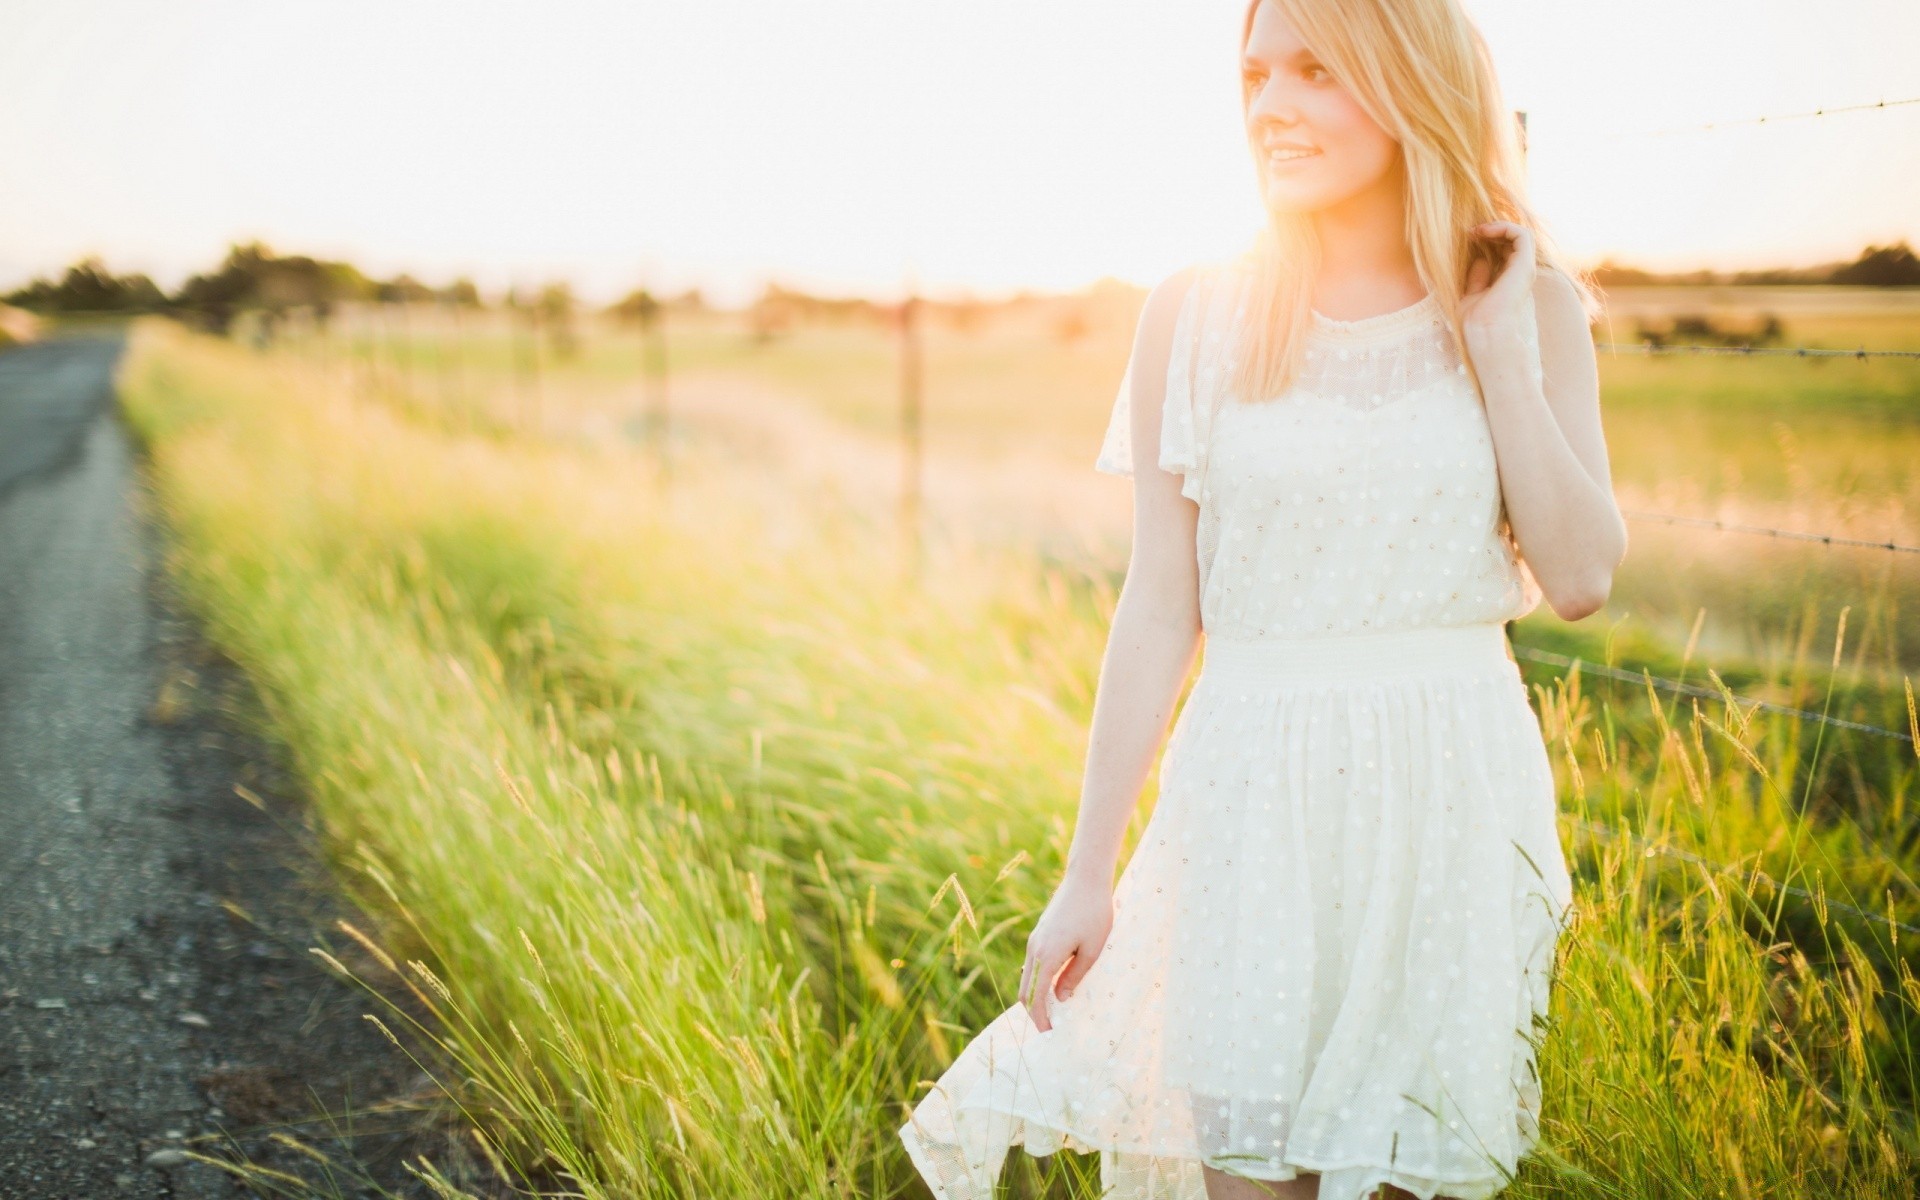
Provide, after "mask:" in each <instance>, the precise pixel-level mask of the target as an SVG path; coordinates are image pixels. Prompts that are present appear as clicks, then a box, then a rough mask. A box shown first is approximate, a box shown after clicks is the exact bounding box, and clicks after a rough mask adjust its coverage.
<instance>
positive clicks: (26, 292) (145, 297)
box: [0, 255, 167, 313]
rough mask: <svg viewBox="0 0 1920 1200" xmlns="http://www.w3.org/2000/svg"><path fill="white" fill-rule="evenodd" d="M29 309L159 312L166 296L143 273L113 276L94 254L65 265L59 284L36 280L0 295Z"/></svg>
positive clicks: (42, 311)
mask: <svg viewBox="0 0 1920 1200" xmlns="http://www.w3.org/2000/svg"><path fill="white" fill-rule="evenodd" d="M0 299H4V300H5V301H6V302H7V303H9V304H13V305H17V306H18V307H20V308H24V309H28V310H29V311H32V312H41V313H81V312H115V313H136V312H158V311H159V310H160V309H161V308H163V307H165V306H166V302H167V298H166V296H165V294H164V293H162V292H161V291H160V289H159V288H158V287H156V286H155V285H154V282H153V280H151V279H149V278H147V277H146V276H145V275H140V274H133V275H115V274H114V273H113V272H112V271H109V270H108V269H107V265H106V263H105V262H103V261H102V260H101V259H100V258H99V256H97V255H89V256H87V257H86V258H83V259H81V260H80V261H79V262H76V263H74V264H73V265H72V266H70V267H68V268H67V272H66V274H65V275H64V276H62V277H61V279H60V281H59V282H58V283H54V282H51V281H49V280H46V279H35V280H33V281H32V282H31V283H29V284H27V285H26V286H25V287H23V288H19V289H17V290H16V291H13V292H10V293H8V294H7V295H6V296H5V297H0Z"/></svg>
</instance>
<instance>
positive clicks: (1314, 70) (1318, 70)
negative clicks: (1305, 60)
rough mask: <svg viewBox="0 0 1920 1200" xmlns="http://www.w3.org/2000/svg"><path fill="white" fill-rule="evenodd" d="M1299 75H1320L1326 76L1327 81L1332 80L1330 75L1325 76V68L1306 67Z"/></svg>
mask: <svg viewBox="0 0 1920 1200" xmlns="http://www.w3.org/2000/svg"><path fill="white" fill-rule="evenodd" d="M1301 74H1303V75H1314V74H1320V75H1326V77H1327V78H1328V79H1332V78H1333V76H1332V75H1328V74H1327V69H1326V68H1325V67H1308V68H1307V69H1306V70H1305V71H1303V72H1301Z"/></svg>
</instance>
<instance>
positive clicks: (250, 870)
mask: <svg viewBox="0 0 1920 1200" xmlns="http://www.w3.org/2000/svg"><path fill="white" fill-rule="evenodd" d="M120 353H121V343H120V341H119V338H118V336H117V335H113V334H101V335H97V336H92V337H85V338H71V339H61V340H54V341H49V342H43V343H40V344H36V345H31V346H25V347H20V348H16V349H12V350H9V351H6V352H4V353H0V1197H4V1198H5V1200H13V1198H14V1197H21V1198H32V1200H42V1198H46V1200H59V1198H64V1197H87V1198H89V1200H91V1198H94V1197H120V1196H156V1197H157V1196H167V1197H194V1198H198V1197H214V1196H219V1197H226V1196H236V1195H246V1194H253V1193H251V1192H247V1191H244V1190H243V1189H242V1188H240V1187H239V1186H238V1185H237V1184H236V1183H235V1182H234V1181H233V1179H232V1178H231V1176H230V1174H229V1173H228V1172H226V1171H223V1170H221V1169H219V1168H215V1167H211V1166H208V1165H205V1164H198V1163H192V1162H187V1163H184V1164H182V1163H180V1162H178V1161H177V1160H178V1158H179V1157H180V1156H179V1154H178V1151H180V1150H181V1149H183V1148H191V1149H193V1150H196V1151H199V1152H202V1153H207V1154H212V1155H215V1156H219V1157H226V1158H229V1159H232V1158H235V1157H239V1156H245V1157H249V1158H252V1159H253V1160H254V1161H256V1162H260V1163H262V1164H266V1165H272V1166H274V1167H277V1168H279V1169H283V1170H284V1169H296V1170H299V1171H301V1172H302V1173H303V1174H304V1173H309V1171H310V1169H311V1167H312V1164H311V1163H307V1162H306V1160H304V1159H301V1158H300V1157H299V1156H297V1155H293V1154H291V1153H289V1152H286V1151H284V1150H283V1149H277V1148H276V1147H274V1146H273V1145H272V1144H271V1143H270V1142H268V1141H267V1139H266V1135H267V1134H268V1133H271V1132H272V1131H274V1130H284V1131H286V1132H289V1133H292V1134H294V1135H295V1136H297V1137H299V1138H300V1139H301V1140H302V1141H305V1142H308V1143H313V1144H317V1145H319V1146H321V1147H322V1148H323V1149H325V1150H326V1151H327V1152H328V1153H329V1154H331V1155H334V1156H335V1157H336V1158H339V1159H340V1160H341V1161H342V1162H343V1163H344V1164H347V1165H348V1166H349V1167H350V1169H349V1170H348V1171H347V1173H346V1174H347V1178H346V1179H343V1180H342V1181H341V1182H342V1185H343V1186H342V1189H341V1194H344V1195H349V1196H351V1195H355V1194H356V1192H357V1191H358V1190H359V1189H358V1187H357V1186H355V1185H354V1184H353V1183H351V1182H349V1181H350V1180H351V1178H352V1177H353V1176H354V1175H356V1174H359V1173H362V1172H364V1175H365V1177H366V1179H367V1180H369V1181H372V1180H379V1181H381V1182H383V1183H384V1184H386V1185H387V1186H389V1187H391V1188H392V1189H393V1190H394V1191H395V1192H396V1193H401V1194H422V1193H420V1192H419V1191H418V1189H417V1187H416V1186H410V1184H412V1183H413V1181H411V1180H410V1178H409V1177H408V1176H407V1175H406V1174H405V1172H404V1171H403V1170H401V1169H400V1168H399V1167H398V1158H399V1156H400V1155H402V1154H408V1155H417V1154H419V1153H422V1152H425V1153H427V1154H428V1156H429V1157H430V1158H432V1159H433V1160H434V1161H435V1162H436V1163H449V1160H451V1162H450V1165H451V1167H452V1169H453V1171H454V1173H455V1175H456V1176H458V1175H461V1174H463V1173H465V1172H464V1171H463V1168H464V1167H468V1166H470V1165H471V1164H469V1163H464V1162H462V1161H461V1160H462V1158H463V1157H464V1156H463V1155H462V1153H461V1151H460V1143H459V1141H458V1139H457V1138H456V1137H455V1136H454V1135H453V1134H452V1133H451V1131H450V1130H448V1129H440V1130H437V1132H436V1131H435V1130H433V1129H431V1128H429V1127H431V1126H432V1122H431V1121H429V1120H426V1119H425V1115H423V1113H422V1111H420V1109H419V1108H418V1107H417V1106H418V1105H421V1104H425V1105H426V1106H427V1108H428V1110H429V1113H430V1112H431V1110H432V1109H433V1107H434V1101H435V1098H436V1097H437V1091H436V1090H435V1089H434V1088H432V1087H431V1086H430V1085H429V1084H428V1081H427V1080H426V1079H425V1078H424V1076H422V1075H420V1074H419V1072H418V1071H417V1069H416V1068H414V1067H413V1066H412V1065H411V1064H410V1063H407V1062H406V1061H405V1060H404V1059H403V1058H402V1057H400V1056H399V1054H398V1052H397V1051H395V1050H394V1049H393V1048H392V1046H391V1045H390V1044H389V1043H387V1042H386V1041H385V1040H384V1039H383V1038H382V1037H381V1036H380V1035H379V1034H378V1032H377V1031H376V1030H375V1029H374V1028H373V1027H372V1025H371V1024H370V1023H368V1022H366V1021H365V1020H363V1019H361V1014H363V1013H365V1012H370V1011H379V1010H380V1005H379V1003H378V1002H377V1001H376V1000H374V999H372V998H371V997H369V996H367V995H366V994H365V993H364V992H361V991H359V990H357V989H355V988H353V987H352V986H350V985H347V984H344V983H341V982H340V981H338V980H336V979H334V978H333V977H331V976H330V975H327V974H326V973H324V972H323V971H322V970H321V969H320V968H319V967H318V965H317V960H316V959H315V958H314V957H313V956H312V955H311V954H309V953H308V948H309V947H310V946H314V945H325V946H328V947H329V948H331V949H333V950H334V952H335V953H337V954H340V955H342V956H345V957H347V958H348V959H349V961H355V960H357V961H361V962H364V959H363V958H360V957H359V956H356V955H354V954H353V950H354V947H353V945H352V943H350V942H347V939H345V938H344V937H342V936H340V935H339V934H337V933H335V932H332V930H331V928H330V926H331V923H332V920H333V919H334V918H335V917H336V916H338V915H340V911H341V908H340V907H337V906H336V905H335V902H334V901H333V900H332V897H331V887H330V885H329V882H328V880H327V879H326V878H325V876H324V874H323V873H321V872H320V871H319V870H318V869H317V867H316V863H317V856H316V854H315V852H314V850H313V837H312V834H311V832H310V830H309V829H308V827H307V825H306V823H305V822H304V821H303V819H302V817H301V806H300V804H299V802H298V790H297V788H295V787H294V786H292V785H291V784H290V783H289V782H288V774H287V772H286V771H285V770H284V769H282V768H281V767H279V766H277V765H276V762H275V752H274V751H273V750H272V748H271V747H269V746H268V745H266V744H264V743H263V742H262V741H260V740H259V739H258V738H256V737H255V736H254V735H252V734H251V733H249V732H248V726H247V724H246V722H245V721H244V720H243V719H240V717H242V716H244V714H245V713H246V712H247V711H248V710H249V709H250V708H252V707H253V702H252V700H251V698H250V693H249V691H248V689H247V686H246V681H245V680H244V678H242V677H241V675H240V673H239V672H238V671H237V670H235V669H234V668H233V667H232V665H231V664H229V663H227V662H226V661H225V660H223V659H221V658H220V657H219V656H218V655H217V654H215V653H213V652H212V651H211V650H210V649H209V648H208V647H207V645H206V644H205V642H204V641H203V640H202V639H201V638H200V637H199V636H198V634H197V632H196V630H195V627H194V625H193V623H192V622H191V621H189V620H188V619H186V618H185V617H184V616H183V615H182V611H181V608H180V606H179V605H178V604H177V603H175V602H174V601H173V599H171V598H170V596H169V595H168V592H167V587H166V584H165V580H164V577H163V573H162V572H161V571H160V570H159V569H158V561H157V560H158V552H157V550H156V547H157V546H158V545H159V544H160V541H159V538H160V535H159V533H158V532H157V530H156V528H155V527H154V524H153V522H152V521H151V520H150V519H149V517H148V516H147V515H146V514H145V505H144V502H143V496H144V492H143V489H142V487H141V486H140V483H139V480H140V478H141V476H140V472H139V464H138V458H137V454H136V450H135V447H134V444H133V442H132V440H131V439H130V437H129V435H128V433H127V432H126V430H125V428H124V427H123V425H122V424H121V421H120V418H119V415H118V413H117V410H116V406H115V404H114V401H113V389H112V372H113V369H114V365H115V362H116V360H117V358H118V357H119V355H120ZM236 785H239V787H240V788H243V789H245V791H246V792H247V793H250V794H252V795H254V796H257V797H260V798H261V799H262V800H263V802H264V804H263V806H256V805H255V804H253V803H252V802H250V801H249V800H247V799H245V798H244V797H243V795H242V793H241V792H240V791H239V790H237V789H236ZM341 943H346V944H345V945H344V946H343V945H341ZM396 1097H397V1098H399V1099H400V1100H401V1102H402V1104H403V1106H413V1107H410V1108H408V1109H407V1110H406V1111H403V1112H402V1113H400V1114H398V1115H397V1116H396V1115H391V1114H390V1115H386V1116H381V1115H378V1114H372V1115H370V1109H371V1108H372V1107H373V1106H375V1105H377V1104H378V1103H379V1102H381V1101H387V1100H392V1099H394V1098H396ZM316 1111H321V1112H325V1113H329V1114H331V1116H332V1117H333V1118H334V1122H335V1123H334V1124H333V1126H332V1127H330V1125H329V1122H327V1121H326V1120H316V1119H314V1114H315V1113H316ZM349 1118H350V1119H351V1122H352V1124H353V1126H354V1130H353V1136H351V1137H347V1136H343V1133H344V1127H345V1124H346V1122H347V1121H348V1119H349ZM303 1163H304V1164H305V1165H304V1166H302V1164H303ZM483 1190H485V1189H483ZM365 1194H375V1193H373V1192H370V1191H369V1192H367V1193H365Z"/></svg>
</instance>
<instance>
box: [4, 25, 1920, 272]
mask: <svg viewBox="0 0 1920 1200" xmlns="http://www.w3.org/2000/svg"><path fill="white" fill-rule="evenodd" d="M1466 6H1467V8H1468V10H1469V11H1470V12H1471V13H1472V14H1473V15H1474V16H1475V18H1476V19H1477V20H1478V21H1479V23H1480V26H1481V28H1482V29H1483V30H1484V31H1485V33H1486V34H1487V37H1488V39H1489V41H1490V42H1491V43H1492V44H1493V47H1494V51H1495V55H1496V61H1497V62H1498V64H1499V67H1500V71H1501V77H1502V81H1503V85H1504V87H1505V89H1506V93H1507V100H1508V105H1509V107H1511V108H1516V109H1525V110H1527V113H1528V132H1529V142H1530V158H1531V162H1530V164H1529V171H1530V178H1531V184H1532V188H1533V198H1534V201H1535V203H1536V206H1537V207H1538V208H1539V209H1540V211H1541V213H1542V215H1543V217H1544V219H1545V220H1546V221H1547V223H1548V227H1549V228H1550V229H1551V230H1552V231H1553V232H1554V234H1555V235H1556V236H1557V237H1558V238H1559V240H1560V242H1561V244H1562V245H1563V246H1564V247H1565V248H1566V249H1567V250H1568V251H1569V252H1570V253H1572V254H1573V255H1575V256H1576V257H1577V258H1579V259H1581V260H1583V261H1592V260H1596V259H1598V258H1599V257H1600V256H1601V255H1602V254H1607V253H1611V254H1613V255H1614V256H1615V257H1616V258H1621V259H1624V260H1627V261H1631V262H1633V263H1636V264H1639V265H1644V266H1649V267H1654V268H1662V269H1665V268H1684V267H1694V266H1710V267H1717V268H1723V269H1724V268H1736V267H1744V266H1759V265H1779V264H1795V263H1809V262H1818V261H1825V260H1830V259H1838V258H1847V259H1850V258H1852V257H1853V256H1854V255H1856V254H1857V253H1858V252H1859V251H1860V250H1861V249H1862V248H1863V247H1864V246H1865V245H1867V244H1868V243H1874V242H1877V243H1885V242H1890V241H1894V240H1897V239H1899V238H1903V237H1904V238H1907V239H1908V240H1910V241H1912V242H1915V243H1920V200H1917V199H1916V197H1920V105H1911V106H1906V107H1900V108H1893V109H1887V110H1883V111H1872V112H1863V113H1847V114H1839V115H1834V116H1828V117H1822V118H1816V119H1809V120H1800V121H1790V122H1783V123H1780V124H1772V125H1764V126H1758V127H1740V128H1733V129H1725V130H1719V131H1713V132H1698V133H1690V134H1684V135H1677V136H1669V137H1620V136H1611V135H1617V134H1619V133H1621V132H1624V131H1628V130H1648V129H1666V128H1671V127H1674V126H1684V125H1695V124H1698V123H1700V122H1705V121H1715V120H1728V119H1737V118H1743V117H1752V116H1760V115H1766V114H1775V113H1789V112H1799V111H1802V110H1807V109H1814V108H1820V107H1823V106H1837V105H1845V104H1857V103H1873V102H1876V101H1880V100H1896V99H1905V98H1907V97H1910V96H1920V55H1917V54H1916V53H1915V51H1916V50H1917V49H1920V4H1916V3H1915V2H1914V0H1831V2H1829V3H1821V4H1817V5H1816V4H1813V3H1811V2H1810V0H1610V2H1608V3H1605V4H1598V3H1593V2H1592V0H1578V2H1575V0H1466ZM1240 10H1241V0H1151V2H1141V0H1102V2H1100V3H1091V2H1088V0H968V2H967V3H965V4H961V3H956V2H952V0H808V2H798V0H784V2H776V0H674V2H672V3H668V2H664V0H624V2H619V3H585V2H578V0H567V2H561V0H549V2H547V3H541V4H534V3H529V2H527V0H517V2H515V3H496V2H490V0H489V2H483V0H460V2H457V3H456V2H445V0H434V2H428V0H372V2H368V0H328V2H327V3H324V4H322V3H293V2H291V0H272V2H268V3H261V2H259V0H169V2H168V3H164V4H161V3H153V2H152V0H119V2H109V0H58V2H57V3H55V2H47V0H0V31H4V34H0V288H10V287H12V286H14V285H16V284H18V283H21V282H24V281H25V280H26V279H27V278H28V277H29V276H31V275H32V274H35V273H49V272H57V271H58V270H60V269H61V268H63V267H64V266H65V265H66V264H67V263H69V262H71V261H72V260H74V259H75V258H77V257H79V256H80V255H81V254H83V253H87V252H98V253H100V254H102V255H104V256H105V257H106V258H107V260H108V262H109V264H110V265H111V266H113V267H114V268H115V269H116V270H123V271H124V270H144V271H146V272H148V273H150V274H152V275H153V276H154V277H155V279H156V280H158V281H159V282H160V283H161V284H162V286H166V287H172V286H174V285H175V284H177V283H178V282H179V281H180V280H181V279H182V278H184V277H185V275H187V274H188V273H190V272H191V271H193V270H196V269H200V268H204V267H208V266H211V265H213V264H214V263H216V262H217V261H218V259H219V258H220V257H221V256H222V254H223V253H224V250H225V247H226V245H227V244H228V242H230V241H233V240H237V239H241V238H246V237H260V238H262V239H264V240H266V241H267V242H268V243H269V244H270V245H272V246H273V247H274V248H275V249H276V250H278V251H280V252H281V253H311V254H317V255H322V256H327V257H344V258H349V259H351V260H353V261H355V262H357V263H359V264H360V265H362V266H363V267H365V268H367V269H369V270H371V271H373V272H374V273H376V274H381V275H385V274H389V273H391V272H394V271H398V270H402V269H405V270H410V271H412V272H414V273H415V274H417V275H419V276H421V277H423V278H425V279H427V280H429V281H430V282H442V281H444V280H446V279H449V278H451V277H452V276H454V275H455V274H458V273H470V274H473V275H474V276H475V277H476V278H478V279H479V280H480V282H481V284H482V286H483V287H486V288H497V287H504V286H505V285H506V284H507V283H509V282H512V281H515V280H521V281H533V280H539V279H545V278H549V277H561V276H564V277H567V278H570V279H572V280H573V281H574V283H575V285H576V286H577V287H579V288H580V289H581V291H582V292H583V293H584V294H585V295H587V296H588V297H590V298H595V299H606V298H611V297H612V296H614V295H617V294H619V293H622V292H624V291H625V290H627V289H628V288H631V287H633V286H636V285H638V284H640V283H642V282H646V283H648V284H649V285H650V286H654V287H656V288H665V289H669V290H677V289H678V288H681V287H685V286H688V285H691V284H698V285H700V286H702V287H704V288H706V289H707V290H708V291H709V294H710V295H712V296H714V297H715V298H716V299H719V300H721V301H723V302H733V301H737V300H739V299H743V298H745V296H746V295H748V294H750V293H751V292H753V291H755V290H757V288H758V286H759V284H760V283H761V281H763V280H765V279H769V278H772V279H777V280H779V281H780V282H783V283H786V284H789V285H793V286H800V287H807V288H812V289H817V290H822V291H828V292H836V293H850V292H864V293H867V294H871V295H876V296H884V295H891V294H897V291H898V289H899V287H900V286H901V283H902V280H903V279H904V277H905V275H906V273H907V272H908V271H912V272H913V274H914V275H915V277H916V278H917V279H918V280H919V281H920V282H921V284H922V285H923V286H925V287H928V288H930V289H932V290H935V291H940V290H947V289H952V288H959V287H969V288H973V289H976V290H978V291H980V292H983V293H988V294H993V293H1001V292H1005V291H1009V290H1012V289H1013V288H1016V287H1020V286H1036V287H1043V288H1053V287H1078V286H1080V285H1082V284H1085V283H1087V282H1089V281H1091V280H1093V279H1095V278H1098V277H1100V276H1102V275H1116V276H1119V277H1121V278H1125V279H1130V280H1133V281H1135V282H1137V283H1142V284H1146V283H1151V282H1153V281H1154V280H1156V279H1158V278H1159V277H1161V276H1163V275H1165V274H1166V273H1167V272H1169V271H1171V270H1173V269H1175V268H1177V267H1179V266H1181V265H1183V264H1184V263H1186V262H1189V261H1192V260H1193V259H1195V258H1199V257H1208V256H1212V255H1215V254H1219V253H1224V252H1227V251H1229V250H1231V249H1233V248H1235V247H1237V246H1239V245H1240V244H1242V243H1243V242H1244V240H1245V238H1246V237H1247V236H1248V234H1249V233H1250V232H1251V230H1252V229H1253V228H1255V226H1256V223H1257V221H1258V219H1259V213H1258V207H1257V205H1258V201H1257V198H1256V192H1255V190H1254V189H1255V184H1254V178H1253V173H1252V168H1251V164H1250V163H1249V161H1248V157H1247V154H1246V149H1245V144H1244V142H1243V141H1242V139H1241V134H1240V128H1239V114H1238V90H1237V89H1238V84H1237V78H1236V74H1235V64H1234V51H1235V46H1236V40H1237V37H1238V21H1239V16H1240Z"/></svg>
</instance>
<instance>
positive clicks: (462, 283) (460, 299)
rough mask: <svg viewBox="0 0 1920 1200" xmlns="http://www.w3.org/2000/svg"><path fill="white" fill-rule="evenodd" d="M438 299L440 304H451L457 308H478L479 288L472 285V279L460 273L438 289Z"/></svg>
mask: <svg viewBox="0 0 1920 1200" xmlns="http://www.w3.org/2000/svg"><path fill="white" fill-rule="evenodd" d="M439 299H440V303H442V304H451V305H455V306H457V307H459V308H479V307H480V289H479V288H477V287H475V286H474V284H473V280H471V279H468V278H467V277H466V276H465V275H462V276H461V277H460V278H458V279H456V280H454V281H453V282H452V283H450V284H448V285H447V286H446V287H443V288H441V289H440V291H439Z"/></svg>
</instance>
